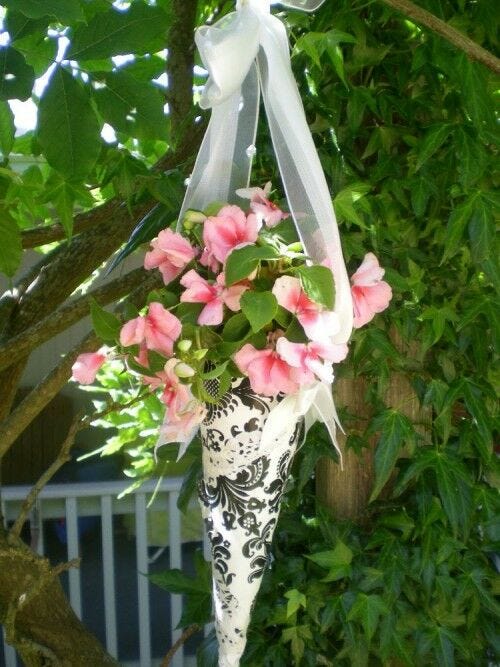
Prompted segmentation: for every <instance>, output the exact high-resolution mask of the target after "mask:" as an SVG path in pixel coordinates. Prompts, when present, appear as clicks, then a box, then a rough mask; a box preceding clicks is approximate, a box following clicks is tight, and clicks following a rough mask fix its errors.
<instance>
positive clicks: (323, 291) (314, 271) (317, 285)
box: [297, 266, 335, 310]
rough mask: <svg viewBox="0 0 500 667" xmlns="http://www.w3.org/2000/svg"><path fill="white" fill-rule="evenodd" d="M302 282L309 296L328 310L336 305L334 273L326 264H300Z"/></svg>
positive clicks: (299, 272) (299, 273)
mask: <svg viewBox="0 0 500 667" xmlns="http://www.w3.org/2000/svg"><path fill="white" fill-rule="evenodd" d="M297 273H298V275H299V278H300V284H301V285H302V289H303V290H304V292H305V293H306V294H307V296H308V297H309V298H310V299H312V301H314V302H315V303H319V304H320V305H321V306H324V307H325V308H327V309H328V310H333V307H334V305H335V287H334V282H333V274H332V272H331V271H330V269H328V268H327V267H326V266H300V267H299V268H298V269H297Z"/></svg>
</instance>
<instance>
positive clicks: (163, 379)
mask: <svg viewBox="0 0 500 667" xmlns="http://www.w3.org/2000/svg"><path fill="white" fill-rule="evenodd" d="M178 363H179V360H178V359H169V360H168V361H167V363H166V364H165V367H164V369H163V370H162V371H159V372H158V373H156V378H158V381H156V378H155V381H154V382H150V384H151V387H152V388H153V389H156V388H157V387H158V386H161V385H164V386H163V392H162V395H161V400H162V401H163V403H165V405H166V406H167V417H168V420H169V421H170V422H176V421H179V420H180V419H181V413H182V411H183V410H185V409H186V406H187V405H188V403H189V402H190V401H191V400H192V398H193V396H192V394H191V391H190V389H189V387H188V386H187V385H185V384H182V382H181V381H180V379H179V377H178V375H176V373H175V367H176V366H177V364H178ZM151 379H153V378H151Z"/></svg>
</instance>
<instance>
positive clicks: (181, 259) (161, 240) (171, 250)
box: [144, 229, 197, 284]
mask: <svg viewBox="0 0 500 667" xmlns="http://www.w3.org/2000/svg"><path fill="white" fill-rule="evenodd" d="M151 248H152V249H151V250H150V251H149V252H147V253H146V255H145V257H144V268H145V269H147V270H150V269H154V268H158V269H159V270H160V272H161V274H162V276H163V281H164V283H165V284H168V283H169V282H171V281H172V280H173V279H174V278H176V277H177V276H178V275H179V274H180V273H181V271H182V269H183V268H184V267H185V266H186V265H187V264H188V263H189V262H190V261H191V260H192V259H193V258H194V257H195V256H196V253H197V250H196V249H195V248H193V247H192V246H191V244H190V243H189V241H188V240H187V239H185V238H184V237H183V236H181V235H180V234H178V233H177V232H173V231H172V230H171V229H164V230H163V231H161V232H160V233H159V234H158V238H156V239H154V240H153V241H151Z"/></svg>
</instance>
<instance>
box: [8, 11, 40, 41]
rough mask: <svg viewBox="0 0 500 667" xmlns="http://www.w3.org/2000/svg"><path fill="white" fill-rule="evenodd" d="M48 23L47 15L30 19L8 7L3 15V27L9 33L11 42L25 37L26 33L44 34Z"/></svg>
mask: <svg viewBox="0 0 500 667" xmlns="http://www.w3.org/2000/svg"><path fill="white" fill-rule="evenodd" d="M48 23H49V19H48V17H41V18H39V19H30V18H28V17H27V16H25V15H24V14H21V13H20V12H15V11H13V10H12V9H9V11H8V12H7V16H6V17H5V29H6V30H7V32H8V33H9V35H10V38H11V40H12V42H15V41H16V40H18V39H22V38H23V37H27V36H28V35H33V34H37V35H42V34H45V32H46V30H47V26H48Z"/></svg>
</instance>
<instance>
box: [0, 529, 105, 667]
mask: <svg viewBox="0 0 500 667" xmlns="http://www.w3.org/2000/svg"><path fill="white" fill-rule="evenodd" d="M60 571H61V568H57V567H55V568H54V567H52V566H51V565H50V563H49V562H48V560H47V559H45V558H40V557H39V556H37V555H36V554H33V553H32V552H31V551H30V550H29V549H28V548H27V547H26V546H25V545H24V544H23V543H22V542H20V541H12V540H11V543H9V541H8V540H7V537H6V536H5V534H2V535H0V621H1V622H2V624H3V625H4V627H5V631H6V635H7V641H8V642H9V643H11V644H13V645H14V646H15V647H16V649H17V651H18V653H19V655H20V657H21V659H22V660H23V663H24V664H25V665H26V666H27V667H41V666H42V665H45V666H47V665H51V666H53V665H54V666H55V665H57V666H58V667H105V666H110V665H118V663H117V662H116V661H115V660H114V659H113V658H112V657H111V656H110V655H108V653H107V652H106V651H105V649H104V648H103V646H102V645H101V644H100V643H99V641H98V640H97V639H96V638H95V637H94V636H93V635H91V634H89V632H88V630H86V628H85V627H84V625H83V624H82V622H81V621H80V620H79V619H78V618H77V616H76V615H75V613H74V612H73V610H72V609H71V607H70V606H69V603H68V600H67V598H66V596H65V594H64V591H63V589H62V586H61V584H60V581H59V576H58V575H59V574H60Z"/></svg>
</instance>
